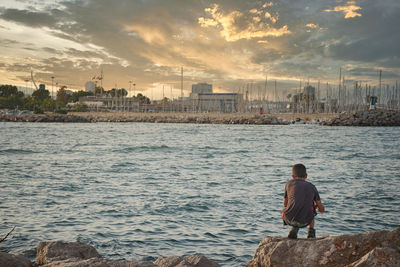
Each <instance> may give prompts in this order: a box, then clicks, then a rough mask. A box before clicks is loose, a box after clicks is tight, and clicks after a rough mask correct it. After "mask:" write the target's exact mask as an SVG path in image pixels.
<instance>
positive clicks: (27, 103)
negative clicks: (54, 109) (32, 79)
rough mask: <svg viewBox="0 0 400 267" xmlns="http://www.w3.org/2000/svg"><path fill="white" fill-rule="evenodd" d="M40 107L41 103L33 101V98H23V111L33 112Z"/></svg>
mask: <svg viewBox="0 0 400 267" xmlns="http://www.w3.org/2000/svg"><path fill="white" fill-rule="evenodd" d="M36 105H37V106H40V103H39V101H37V100H35V99H33V97H31V96H28V97H24V98H23V105H22V106H23V109H27V110H32V111H33V108H34V107H35V106H36Z"/></svg>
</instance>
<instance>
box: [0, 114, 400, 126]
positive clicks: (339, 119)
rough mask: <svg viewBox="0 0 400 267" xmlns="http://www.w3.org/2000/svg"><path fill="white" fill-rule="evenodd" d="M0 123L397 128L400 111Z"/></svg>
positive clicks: (65, 117) (45, 118) (14, 118)
mask: <svg viewBox="0 0 400 267" xmlns="http://www.w3.org/2000/svg"><path fill="white" fill-rule="evenodd" d="M0 122H86V123H89V122H148V123H193V124H252V125H288V124H293V123H296V124H297V123H300V124H304V123H307V124H308V123H312V124H316V123H319V124H320V125H325V126H400V111H394V110H366V111H357V112H343V113H340V114H290V113H283V114H265V115H256V114H236V113H231V114H217V113H212V114H211V113H210V114H206V113H192V114H191V113H133V112H80V113H78V112H74V113H68V114H54V113H47V114H21V115H8V114H1V113H0Z"/></svg>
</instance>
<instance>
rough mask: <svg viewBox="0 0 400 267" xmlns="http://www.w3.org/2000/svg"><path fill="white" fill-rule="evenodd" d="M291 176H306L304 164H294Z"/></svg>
mask: <svg viewBox="0 0 400 267" xmlns="http://www.w3.org/2000/svg"><path fill="white" fill-rule="evenodd" d="M292 177H293V178H303V179H305V178H307V170H306V166H304V165H303V164H295V165H294V166H293V168H292Z"/></svg>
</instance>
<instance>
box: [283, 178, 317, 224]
mask: <svg viewBox="0 0 400 267" xmlns="http://www.w3.org/2000/svg"><path fill="white" fill-rule="evenodd" d="M285 198H287V199H288V204H287V206H286V207H285V208H284V209H283V213H284V216H285V218H286V219H287V220H289V221H295V222H298V223H301V224H307V223H311V221H312V219H314V214H313V210H312V207H313V205H314V201H317V200H320V198H319V194H318V191H317V188H316V187H315V186H314V185H313V184H312V183H309V182H307V181H305V180H303V179H291V180H289V181H288V182H287V183H286V185H285Z"/></svg>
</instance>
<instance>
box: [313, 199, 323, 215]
mask: <svg viewBox="0 0 400 267" xmlns="http://www.w3.org/2000/svg"><path fill="white" fill-rule="evenodd" d="M315 204H317V208H318V211H319V212H321V213H323V212H325V207H324V205H322V202H321V200H317V201H315Z"/></svg>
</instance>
